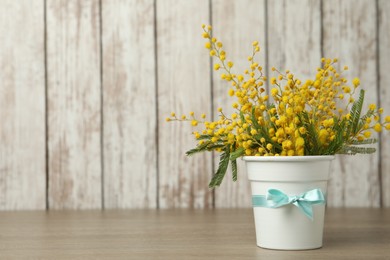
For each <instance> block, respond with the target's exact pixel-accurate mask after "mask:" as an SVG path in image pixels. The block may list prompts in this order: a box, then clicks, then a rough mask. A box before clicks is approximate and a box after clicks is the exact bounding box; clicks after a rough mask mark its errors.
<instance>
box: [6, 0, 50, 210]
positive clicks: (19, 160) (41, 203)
mask: <svg viewBox="0 0 390 260" xmlns="http://www.w3.org/2000/svg"><path fill="white" fill-rule="evenodd" d="M0 17H1V23H0V32H1V33H0V35H1V36H0V82H1V84H0V118H1V124H0V210H15V209H44V208H45V207H46V197H45V195H46V189H45V187H46V170H45V168H46V166H45V165H46V154H45V76H44V74H45V65H44V60H45V57H44V55H45V52H44V1H43V0H41V1H28V0H25V1H13V0H7V1H1V4H0Z"/></svg>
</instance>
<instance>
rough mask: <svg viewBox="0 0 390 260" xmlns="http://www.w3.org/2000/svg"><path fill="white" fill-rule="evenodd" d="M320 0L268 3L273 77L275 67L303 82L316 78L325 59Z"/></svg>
mask: <svg viewBox="0 0 390 260" xmlns="http://www.w3.org/2000/svg"><path fill="white" fill-rule="evenodd" d="M320 9H321V8H320V1H319V0H305V1H302V0H294V1H291V0H283V1H268V61H269V64H268V66H269V71H270V73H269V76H270V77H271V76H276V75H277V74H276V72H272V71H271V69H270V68H271V67H276V68H278V69H279V70H281V71H283V72H284V71H285V70H286V69H288V70H290V71H291V72H292V73H294V75H295V76H297V77H298V78H302V79H307V78H313V77H315V74H316V68H317V67H318V66H319V65H320V59H321V12H320Z"/></svg>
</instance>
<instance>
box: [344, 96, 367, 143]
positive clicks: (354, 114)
mask: <svg viewBox="0 0 390 260" xmlns="http://www.w3.org/2000/svg"><path fill="white" fill-rule="evenodd" d="M363 103H364V90H363V89H361V90H360V93H359V98H358V100H357V101H355V102H354V103H353V105H352V108H351V113H350V114H351V118H350V127H349V129H348V134H347V136H350V135H351V134H352V135H353V136H355V135H356V133H357V132H358V130H359V129H358V126H359V121H360V115H361V113H362V108H363Z"/></svg>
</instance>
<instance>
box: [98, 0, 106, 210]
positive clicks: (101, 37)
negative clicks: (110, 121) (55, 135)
mask: <svg viewBox="0 0 390 260" xmlns="http://www.w3.org/2000/svg"><path fill="white" fill-rule="evenodd" d="M102 7H103V4H102V0H99V34H100V36H99V40H100V42H99V44H100V173H101V184H100V188H101V200H102V201H101V207H102V209H103V210H104V208H105V205H104V109H103V108H104V106H103V105H104V96H103V13H102Z"/></svg>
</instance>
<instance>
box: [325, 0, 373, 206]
mask: <svg viewBox="0 0 390 260" xmlns="http://www.w3.org/2000/svg"><path fill="white" fill-rule="evenodd" d="M376 16H377V14H376V7H375V1H370V0H358V1H352V0H347V1H336V0H335V1H323V37H324V38H323V43H324V46H323V50H324V56H326V57H329V58H339V60H340V66H344V65H349V67H350V70H349V71H348V73H347V74H346V77H347V79H349V80H352V79H353V78H354V77H359V78H360V80H361V85H362V87H363V88H364V89H366V90H367V91H366V93H365V94H366V95H365V104H366V105H367V106H368V104H369V103H377V83H378V82H377V71H376V70H377V68H376V31H375V30H376V20H375V19H373V17H376ZM364 109H366V108H364ZM378 163H379V153H376V154H373V155H356V156H338V157H337V159H336V160H335V161H334V162H333V170H332V171H331V182H330V187H329V190H328V191H329V194H328V203H329V206H347V207H351V206H352V207H353V206H359V207H362V206H369V207H378V206H379V196H380V194H379V179H378Z"/></svg>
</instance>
